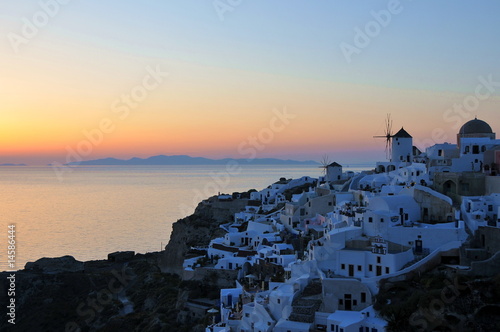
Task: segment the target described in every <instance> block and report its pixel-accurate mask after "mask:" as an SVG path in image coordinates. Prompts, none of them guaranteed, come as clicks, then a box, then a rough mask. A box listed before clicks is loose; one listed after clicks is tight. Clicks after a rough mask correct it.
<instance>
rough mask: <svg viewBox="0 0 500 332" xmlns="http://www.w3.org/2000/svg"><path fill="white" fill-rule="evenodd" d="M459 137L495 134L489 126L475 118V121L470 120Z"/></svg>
mask: <svg viewBox="0 0 500 332" xmlns="http://www.w3.org/2000/svg"><path fill="white" fill-rule="evenodd" d="M458 134H459V135H471V134H493V130H491V127H490V125H489V124H487V123H486V122H484V121H483V120H478V119H477V118H475V119H474V120H470V121H469V122H467V123H465V124H464V125H463V126H462V128H460V131H459V132H458Z"/></svg>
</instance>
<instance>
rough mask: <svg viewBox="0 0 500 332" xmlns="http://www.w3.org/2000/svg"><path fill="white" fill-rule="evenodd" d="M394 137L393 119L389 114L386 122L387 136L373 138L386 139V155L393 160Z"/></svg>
mask: <svg viewBox="0 0 500 332" xmlns="http://www.w3.org/2000/svg"><path fill="white" fill-rule="evenodd" d="M393 137H394V135H393V134H392V119H391V114H390V113H388V114H387V117H386V120H385V135H384V136H373V138H385V139H386V141H385V154H386V156H387V159H389V160H390V159H391V154H392V144H391V140H392V138H393Z"/></svg>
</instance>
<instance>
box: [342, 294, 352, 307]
mask: <svg viewBox="0 0 500 332" xmlns="http://www.w3.org/2000/svg"><path fill="white" fill-rule="evenodd" d="M344 310H352V299H351V294H345V295H344Z"/></svg>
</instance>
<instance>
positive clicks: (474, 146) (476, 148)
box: [472, 145, 479, 154]
mask: <svg viewBox="0 0 500 332" xmlns="http://www.w3.org/2000/svg"><path fill="white" fill-rule="evenodd" d="M472 154H479V145H473V146H472Z"/></svg>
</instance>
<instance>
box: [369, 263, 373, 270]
mask: <svg viewBox="0 0 500 332" xmlns="http://www.w3.org/2000/svg"><path fill="white" fill-rule="evenodd" d="M368 271H370V272H372V271H373V265H371V264H370V265H368Z"/></svg>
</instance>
